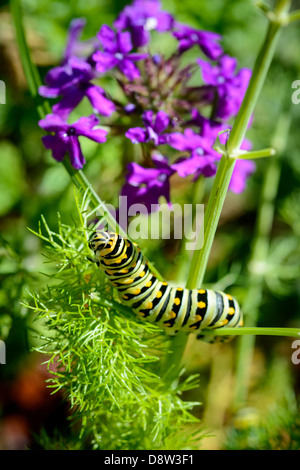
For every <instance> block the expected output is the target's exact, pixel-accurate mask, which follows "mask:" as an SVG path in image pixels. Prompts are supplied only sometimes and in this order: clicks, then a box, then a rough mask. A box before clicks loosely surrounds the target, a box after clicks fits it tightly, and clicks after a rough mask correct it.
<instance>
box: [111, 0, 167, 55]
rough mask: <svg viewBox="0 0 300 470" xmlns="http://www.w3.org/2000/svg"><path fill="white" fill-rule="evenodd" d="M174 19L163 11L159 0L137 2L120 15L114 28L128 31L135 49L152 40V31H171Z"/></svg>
mask: <svg viewBox="0 0 300 470" xmlns="http://www.w3.org/2000/svg"><path fill="white" fill-rule="evenodd" d="M173 22H174V19H173V17H172V15H170V13H168V12H165V11H162V10H161V5H160V2H159V1H158V0H135V1H134V2H133V3H132V4H131V5H127V6H126V7H125V8H124V10H123V11H122V12H121V13H120V15H119V16H118V18H117V19H116V21H115V22H114V26H115V28H117V29H120V30H124V29H127V30H129V31H130V32H131V38H132V42H133V45H134V46H135V47H142V46H145V45H146V44H148V42H149V40H150V31H151V30H156V31H159V32H163V31H169V30H170V29H171V28H172V26H173Z"/></svg>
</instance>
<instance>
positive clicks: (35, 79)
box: [10, 0, 162, 279]
mask: <svg viewBox="0 0 300 470" xmlns="http://www.w3.org/2000/svg"><path fill="white" fill-rule="evenodd" d="M10 8H11V13H12V17H13V20H14V23H15V29H16V38H17V43H18V47H19V51H20V58H21V61H22V65H23V69H24V72H25V76H26V79H27V82H28V86H29V90H30V93H31V96H32V98H33V100H34V102H35V104H36V107H37V112H38V115H39V117H40V118H44V117H45V116H46V115H47V114H48V113H51V107H50V105H49V103H48V102H47V101H44V100H42V99H41V97H40V96H39V93H38V89H39V86H40V85H41V84H42V82H41V78H40V76H39V72H38V70H37V68H36V66H35V64H34V63H33V62H32V60H31V56H30V51H29V48H28V44H27V41H26V37H25V31H24V27H23V21H22V10H21V5H20V1H19V0H11V1H10ZM62 163H63V165H64V167H65V169H66V170H67V172H68V174H69V176H70V178H71V180H72V182H73V184H74V185H75V186H76V187H77V188H78V189H79V190H80V191H81V192H82V193H83V194H84V193H87V194H88V196H89V198H90V201H91V205H92V206H93V208H94V209H96V210H97V211H99V212H100V214H101V216H102V217H104V218H105V220H106V222H107V224H108V226H109V228H110V229H111V230H113V231H116V232H118V233H119V234H120V235H122V236H123V237H127V234H126V232H125V231H124V230H123V229H122V227H121V226H120V225H119V224H118V223H117V221H116V220H115V218H114V217H113V216H112V214H111V213H110V212H109V210H108V209H107V208H106V206H105V204H104V202H103V201H102V200H101V198H100V197H99V196H98V194H97V193H96V192H95V190H94V189H93V187H92V185H91V183H90V182H89V181H88V179H87V177H86V176H85V174H84V173H83V171H82V170H75V169H74V168H73V167H72V165H71V164H70V162H69V160H68V159H67V158H65V159H64V160H63V162H62ZM149 266H150V267H151V269H152V270H153V271H154V272H155V274H156V276H157V277H158V278H159V279H162V276H161V275H160V273H159V272H158V271H157V269H156V268H155V267H154V266H153V264H152V263H151V262H149Z"/></svg>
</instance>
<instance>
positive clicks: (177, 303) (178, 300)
mask: <svg viewBox="0 0 300 470" xmlns="http://www.w3.org/2000/svg"><path fill="white" fill-rule="evenodd" d="M174 304H175V305H180V299H179V298H178V297H176V298H175V299H174Z"/></svg>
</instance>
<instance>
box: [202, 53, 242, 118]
mask: <svg viewBox="0 0 300 470" xmlns="http://www.w3.org/2000/svg"><path fill="white" fill-rule="evenodd" d="M197 63H198V64H199V66H200V67H201V72H202V77H203V80H204V82H205V83H206V84H207V85H211V86H213V87H215V89H216V91H217V93H218V98H219V100H218V105H217V110H216V116H215V117H216V118H220V119H228V118H230V117H232V116H233V115H236V114H237V113H238V111H239V109H240V106H241V103H242V101H243V98H244V95H245V92H246V89H247V87H248V83H249V80H250V76H251V70H250V69H247V68H242V69H240V70H239V71H238V72H237V73H236V67H237V60H236V59H235V58H234V57H229V56H227V55H224V56H222V57H221V58H220V60H219V62H218V64H217V65H212V64H210V63H209V62H205V61H204V60H202V59H197Z"/></svg>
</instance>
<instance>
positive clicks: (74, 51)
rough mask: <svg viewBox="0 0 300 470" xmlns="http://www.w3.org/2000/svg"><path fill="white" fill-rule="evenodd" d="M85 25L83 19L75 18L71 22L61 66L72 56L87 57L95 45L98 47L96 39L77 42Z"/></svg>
mask: <svg viewBox="0 0 300 470" xmlns="http://www.w3.org/2000/svg"><path fill="white" fill-rule="evenodd" d="M85 24H86V20H85V18H75V19H74V20H72V21H71V23H70V26H69V30H68V37H67V45H66V48H65V52H64V60H63V64H65V63H66V62H68V60H69V59H70V58H71V57H73V56H76V57H86V56H88V55H89V54H90V53H91V52H93V50H94V49H95V48H96V47H97V45H99V41H98V40H97V38H91V39H87V40H85V41H80V40H79V38H80V36H81V33H82V31H83V28H84V27H85Z"/></svg>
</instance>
